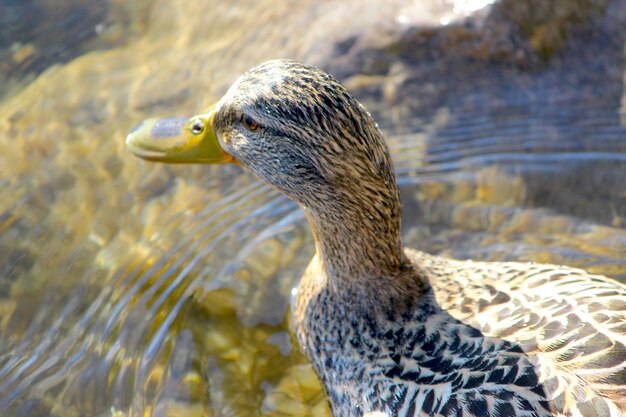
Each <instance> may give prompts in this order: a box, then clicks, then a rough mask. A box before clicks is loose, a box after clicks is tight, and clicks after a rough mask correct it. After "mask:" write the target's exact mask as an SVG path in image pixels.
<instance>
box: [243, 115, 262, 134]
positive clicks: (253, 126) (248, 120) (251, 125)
mask: <svg viewBox="0 0 626 417" xmlns="http://www.w3.org/2000/svg"><path fill="white" fill-rule="evenodd" d="M241 123H243V125H244V126H245V127H246V129H248V130H251V131H253V132H254V131H255V130H258V129H259V124H258V123H257V122H256V120H254V119H253V118H252V117H250V116H248V115H247V114H243V115H242V116H241Z"/></svg>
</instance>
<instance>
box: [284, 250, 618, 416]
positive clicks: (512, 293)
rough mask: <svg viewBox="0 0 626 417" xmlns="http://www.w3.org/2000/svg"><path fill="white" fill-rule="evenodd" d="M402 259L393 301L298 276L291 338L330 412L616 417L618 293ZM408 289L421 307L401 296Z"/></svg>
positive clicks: (560, 272) (514, 266) (574, 281)
mask: <svg viewBox="0 0 626 417" xmlns="http://www.w3.org/2000/svg"><path fill="white" fill-rule="evenodd" d="M406 254H407V257H408V259H409V260H410V262H411V263H412V264H413V265H414V269H413V270H411V271H410V272H408V273H406V274H405V275H404V276H403V277H402V278H400V279H402V280H406V281H407V283H406V290H407V292H405V293H404V295H402V293H395V295H394V296H393V297H392V298H387V297H388V296H389V294H390V292H389V291H385V290H384V289H380V288H376V286H372V287H370V289H369V290H368V293H367V294H363V293H360V294H358V295H357V294H351V295H350V296H349V297H348V298H347V299H343V298H342V297H341V296H339V295H337V294H336V293H335V292H333V291H332V290H330V289H329V288H328V287H327V286H325V285H324V284H323V282H324V279H323V278H321V277H322V276H323V272H321V271H320V269H319V266H316V263H317V261H316V260H315V259H314V260H313V262H312V263H311V265H310V266H309V269H308V270H307V272H306V273H305V275H304V277H303V280H302V282H301V284H300V285H301V288H300V292H301V296H299V298H298V301H297V308H296V312H295V314H296V316H297V317H296V323H298V327H297V335H298V339H299V341H300V343H301V345H302V346H304V347H305V349H306V352H307V354H308V355H309V357H310V358H311V360H312V361H313V364H314V366H315V369H316V371H317V372H318V374H319V375H320V377H321V378H322V380H323V382H324V386H325V387H326V389H327V391H328V395H329V399H330V402H331V406H332V408H333V415H335V416H364V415H368V413H370V415H371V416H390V417H391V416H394V417H395V416H398V417H405V416H406V417H409V416H410V417H412V416H446V417H447V416H450V417H452V416H466V417H474V416H492V417H515V416H533V417H539V416H541V417H544V416H546V417H547V416H585V417H592V416H597V417H600V416H623V415H625V412H624V409H625V406H626V398H625V396H624V394H626V389H625V388H624V383H625V381H626V363H625V362H624V361H625V360H626V349H625V348H624V338H623V336H619V337H618V336H617V335H619V334H622V335H623V332H624V330H625V329H624V326H625V323H624V317H626V304H624V303H623V301H622V300H623V298H622V297H624V296H625V295H626V289H625V288H624V287H623V286H621V284H619V283H617V282H613V281H612V280H609V279H607V278H606V277H602V276H592V275H588V274H587V273H585V272H584V271H582V270H578V269H573V268H567V267H558V266H553V265H541V264H532V263H529V264H522V263H486V262H471V261H463V262H461V261H455V260H450V259H447V258H442V257H437V256H431V255H428V254H425V253H422V252H418V251H414V250H411V249H407V250H406ZM424 279H427V280H428V281H430V283H431V286H430V289H427V290H426V291H425V292H424V283H423V280H424ZM416 289H417V292H422V293H423V295H422V296H421V297H420V298H419V300H416V299H415V298H414V297H412V296H408V295H407V294H414V293H415V290H416ZM370 291H371V292H370ZM355 296H357V297H356V298H355ZM381 296H382V297H385V298H384V299H383V300H380V301H379V302H377V303H375V304H374V302H373V303H372V304H369V305H368V304H365V305H358V304H357V303H355V302H354V300H355V299H360V300H363V299H370V300H376V299H377V298H379V297H381ZM607 305H611V306H614V307H615V309H613V310H611V311H610V312H607V309H606V306H607ZM380 306H387V308H380ZM390 306H393V307H391V308H388V307H390ZM376 412H378V413H381V414H376Z"/></svg>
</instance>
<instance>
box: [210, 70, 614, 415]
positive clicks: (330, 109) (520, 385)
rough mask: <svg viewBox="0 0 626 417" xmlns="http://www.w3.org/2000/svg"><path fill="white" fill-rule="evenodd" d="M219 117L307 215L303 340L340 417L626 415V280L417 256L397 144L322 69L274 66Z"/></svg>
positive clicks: (245, 83) (238, 89)
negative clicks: (404, 233) (405, 236)
mask: <svg viewBox="0 0 626 417" xmlns="http://www.w3.org/2000/svg"><path fill="white" fill-rule="evenodd" d="M212 111H213V113H211V115H212V116H211V117H214V119H211V120H214V121H213V128H214V130H215V133H216V135H217V138H218V139H219V144H220V145H221V147H222V148H223V150H224V151H225V152H226V153H227V154H228V155H230V156H232V157H233V158H234V159H235V160H236V161H238V162H239V163H240V164H241V165H242V166H244V167H245V168H247V169H249V170H250V171H252V172H253V173H254V174H256V175H257V176H258V177H260V178H261V179H263V180H264V181H266V182H268V183H269V184H271V185H273V186H274V187H276V188H277V189H278V190H280V191H281V192H283V193H285V194H287V195H288V196H289V197H290V198H292V199H294V200H295V201H297V202H298V203H299V204H300V205H301V207H302V208H303V210H304V212H305V213H306V216H307V219H308V220H309V223H310V225H311V228H312V230H313V234H314V237H315V242H316V252H317V253H316V255H315V256H314V258H313V260H312V261H311V263H310V265H309V267H308V269H307V270H306V272H305V274H304V276H303V278H302V281H301V284H300V289H299V294H298V297H297V302H296V309H295V323H296V332H297V336H298V339H299V341H300V343H301V345H302V347H303V348H304V349H305V350H306V353H307V355H308V356H309V358H310V359H311V361H312V362H313V365H314V367H315V369H316V371H317V373H318V374H319V376H320V378H321V379H322V381H323V384H324V387H325V389H326V391H327V393H328V397H329V400H330V403H331V408H332V410H333V414H334V415H335V416H342V417H343V416H363V415H371V416H389V417H392V416H393V417H400V416H401V417H411V416H446V417H461V416H463V417H474V416H475V417H478V416H492V417H514V416H527V417H531V416H532V417H539V416H542V417H543V416H587V417H591V416H598V417H600V416H602V417H605V416H624V415H626V347H625V344H626V287H625V286H624V285H622V284H620V283H618V282H616V281H614V280H611V279H609V278H606V277H602V276H596V275H590V274H587V273H586V272H584V271H582V270H578V269H573V268H567V267H561V266H553V265H539V264H532V263H527V264H522V263H484V262H471V261H456V260H451V259H446V258H442V257H436V256H431V255H427V254H424V253H421V252H417V251H414V250H411V249H403V248H402V244H401V237H400V212H401V209H400V199H399V193H398V187H397V185H396V180H395V176H394V173H393V168H392V164H391V159H390V157H389V151H388V149H387V146H386V144H385V141H384V138H383V136H382V134H381V132H380V131H379V129H378V128H377V126H376V124H375V123H374V121H373V120H372V118H371V117H370V115H369V114H368V113H367V112H366V111H365V109H364V108H363V107H362V106H361V105H360V104H359V103H358V102H357V101H356V100H354V99H353V98H352V97H351V96H350V94H349V93H348V92H347V91H346V90H345V89H344V87H342V86H341V85H340V84H339V83H338V82H337V81H336V80H335V79H333V78H332V77H330V76H329V75H328V74H326V73H324V72H323V71H321V70H319V69H316V68H312V67H308V66H304V65H302V64H299V63H296V62H293V61H283V60H279V61H270V62H267V63H265V64H263V65H261V66H259V67H256V68H254V69H252V70H250V71H249V72H247V73H246V74H244V75H242V76H241V77H240V78H239V79H238V80H237V82H236V83H235V84H234V85H233V87H231V89H230V90H229V92H228V93H227V94H226V95H225V96H224V98H223V99H222V100H221V101H220V102H219V103H218V104H217V105H216V106H215V107H214V110H212ZM244 116H245V118H247V119H246V120H249V119H251V120H254V122H255V124H254V125H253V128H250V126H249V123H244V122H243V120H244Z"/></svg>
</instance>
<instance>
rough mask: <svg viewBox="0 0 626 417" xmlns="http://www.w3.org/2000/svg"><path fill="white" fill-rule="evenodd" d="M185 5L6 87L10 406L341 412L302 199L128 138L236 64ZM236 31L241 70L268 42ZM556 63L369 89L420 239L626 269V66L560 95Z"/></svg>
mask: <svg viewBox="0 0 626 417" xmlns="http://www.w3.org/2000/svg"><path fill="white" fill-rule="evenodd" d="M242 4H246V3H243V2H242ZM175 5H176V3H175V2H166V1H163V2H157V6H158V7H157V6H155V8H153V9H151V10H152V15H151V17H150V18H148V21H149V22H151V23H148V24H147V29H146V31H145V33H144V34H143V36H139V37H137V38H129V39H128V40H126V41H125V45H124V46H122V47H120V48H119V49H113V50H111V51H104V52H92V53H90V54H86V55H84V56H82V57H81V58H78V59H77V60H74V61H72V62H69V63H68V64H65V65H63V66H59V67H52V68H50V69H49V70H47V71H46V72H44V73H43V74H42V75H41V76H39V77H38V78H37V79H36V80H35V81H33V82H31V83H26V84H25V87H23V88H22V89H21V90H19V91H18V92H16V93H15V94H12V95H9V96H7V97H5V99H4V102H3V103H2V105H0V123H1V124H0V127H1V130H0V144H1V145H2V147H3V149H4V151H3V154H2V155H0V162H1V163H2V165H1V166H2V175H1V176H0V184H1V187H0V193H1V195H2V198H1V199H0V332H1V333H0V393H1V394H2V395H0V412H1V413H2V415H7V416H32V417H38V416H49V415H53V416H98V417H102V416H115V417H121V416H127V415H132V416H138V415H150V416H183V415H184V416H251V415H263V416H307V415H310V416H324V415H329V412H328V408H327V405H326V400H325V397H324V395H323V392H322V391H321V387H320V385H319V382H318V381H317V379H316V377H315V375H314V373H313V371H312V370H311V368H310V366H309V364H308V362H307V360H306V359H305V358H304V357H303V356H302V355H301V354H300V353H299V352H298V350H297V348H296V347H295V341H294V339H293V337H292V335H291V333H290V332H289V320H290V315H289V300H290V297H291V294H292V291H293V289H294V287H295V286H296V285H297V281H298V277H299V274H300V273H301V271H302V270H303V268H304V267H305V265H306V264H307V262H308V260H309V258H310V257H311V255H312V254H313V243H312V240H311V236H310V233H309V231H308V228H307V225H306V222H305V219H304V217H303V215H302V213H301V211H300V210H299V209H298V207H297V206H296V205H295V204H294V203H293V202H291V201H289V200H288V199H286V198H285V197H283V196H281V195H279V194H277V193H276V192H274V191H272V190H270V189H269V188H268V187H266V186H264V185H262V184H259V183H258V182H257V181H256V180H255V179H254V178H252V177H251V176H249V175H248V174H246V173H243V172H242V171H241V170H240V169H239V168H237V167H234V166H223V167H197V166H196V167H190V166H188V167H171V166H162V165H155V164H147V163H143V162H141V161H138V160H136V159H134V158H133V157H132V156H131V155H130V154H129V153H128V152H127V151H126V150H125V149H124V146H123V138H124V136H125V134H126V132H128V131H129V130H130V129H131V128H132V126H133V125H134V124H136V123H137V122H138V121H140V120H141V119H143V118H144V117H147V116H151V115H157V114H158V113H161V112H168V113H169V112H174V113H178V114H185V113H187V114H191V113H192V112H195V111H197V110H199V109H201V108H202V107H203V106H206V105H208V104H209V103H210V101H211V99H214V98H215V97H216V96H217V95H218V92H219V91H220V88H223V87H221V86H222V85H226V84H228V82H230V81H232V78H233V77H234V75H233V74H232V72H233V71H234V70H232V69H231V70H229V69H228V67H226V68H220V69H217V70H215V71H212V68H205V67H204V65H206V66H207V67H212V66H213V65H214V64H205V63H206V62H214V61H210V58H213V59H214V58H215V56H213V55H211V54H212V53H214V52H211V51H209V52H206V49H207V48H206V45H205V44H203V43H195V42H196V40H195V38H197V37H198V33H201V34H202V35H204V36H214V35H215V34H212V32H211V31H210V30H208V32H202V30H205V29H198V28H199V27H201V25H198V26H197V27H192V28H188V27H187V26H189V25H187V24H186V23H187V22H186V20H185V15H189V13H190V14H191V15H193V14H194V13H195V12H200V11H202V10H203V9H202V7H201V6H202V4H201V3H196V2H189V4H188V6H187V7H189V9H186V10H185V11H184V12H185V13H183V12H181V11H180V10H178V9H176V8H175V7H174V6H175ZM168 7H173V9H168ZM171 10H175V11H176V13H174V14H173V15H172V13H171ZM254 10H256V9H254ZM254 10H252V12H250V13H251V14H252V15H254ZM285 10H287V8H286V9H285ZM179 12H180V13H179ZM222 12H224V11H222ZM237 12H241V10H237V9H236V8H234V9H233V11H232V13H233V14H237ZM307 12H308V13H313V12H312V11H311V10H308V11H307V9H306V7H302V11H301V13H302V16H306V13H307ZM224 13H226V12H224ZM285 13H286V12H285ZM314 13H317V14H316V15H322V14H323V13H322V12H320V11H319V10H317V9H314ZM280 16H282V15H281V14H280V13H279V11H273V12H271V13H270V12H266V13H265V14H263V15H262V19H278V18H279V17H280ZM244 18H245V19H248V16H247V15H246V16H244ZM232 19H235V18H232ZM322 22H327V21H326V20H323V19H322ZM159 23H160V24H161V26H159ZM165 23H167V24H165ZM292 24H293V25H294V26H297V22H296V23H292ZM322 26H323V25H322ZM165 27H168V28H169V29H163V31H166V32H167V30H171V31H174V30H179V31H180V33H181V34H180V35H179V36H178V37H176V38H174V40H171V39H172V38H171V37H167V36H165V35H164V34H163V33H162V31H159V30H158V29H159V28H165ZM276 30H277V31H278V29H276ZM198 31H200V32H198ZM249 31H250V32H249V33H248V32H246V34H245V35H246V36H244V41H243V42H244V44H246V43H247V42H248V41H247V39H248V38H247V37H248V36H252V34H254V33H256V32H255V29H254V27H253V28H251V29H249ZM218 32H219V31H218ZM261 33H265V32H261ZM218 35H219V34H218ZM168 39H170V40H169V41H168ZM218 39H219V37H218ZM281 39H282V38H281ZM224 42H226V43H229V42H230V43H232V44H233V45H234V44H235V43H236V42H240V40H229V41H224ZM281 42H282V43H280V42H279V43H278V44H279V45H280V46H281V47H282V48H283V50H284V51H286V52H285V53H286V54H293V55H294V56H296V57H298V56H299V55H297V54H298V52H294V50H293V49H290V48H291V45H292V42H295V41H293V40H288V41H281ZM163 43H166V45H163ZM181 45H182V46H181ZM176 47H178V49H179V50H177V49H176ZM216 48H217V47H216ZM265 48H266V49H270V48H269V47H268V46H267V47H265ZM209 49H210V48H209ZM296 49H297V48H296ZM304 49H306V48H304ZM182 50H186V51H187V52H184V53H183V52H181V51H182ZM216 50H217V51H218V52H215V53H217V54H218V55H219V56H220V57H222V58H223V59H224V60H225V61H226V62H228V59H229V58H228V57H233V58H232V60H234V61H236V62H237V65H235V68H237V70H240V69H243V68H241V67H243V66H244V65H246V66H247V65H248V64H249V63H248V62H247V61H248V60H249V61H254V59H258V58H260V57H265V55H263V53H261V52H258V55H256V56H255V58H254V59H252V58H250V57H248V58H246V57H245V56H244V57H243V58H241V57H240V55H245V54H244V52H246V51H248V50H247V49H245V47H242V48H241V49H237V50H233V49H232V48H226V49H223V50H219V49H216ZM251 53H252V54H254V52H251ZM300 53H301V52H300ZM198 54H208V55H203V56H202V57H198ZM220 54H221V55H220ZM307 56H308V55H306V53H303V57H302V58H303V59H304V58H307ZM166 58H167V59H166ZM240 58H241V59H240ZM311 59H314V58H311ZM616 65H618V66H619V65H622V67H621V70H622V71H623V61H620V62H618V63H617V64H616ZM224 66H226V64H224ZM135 67H137V69H135ZM155 68H156V69H155ZM198 73H209V74H212V77H213V79H212V80H211V82H210V83H209V82H208V81H206V80H200V81H198V80H197V78H198V77H194V74H198ZM558 82H559V80H550V81H549V82H547V83H544V84H542V86H541V87H542V89H541V91H539V92H537V96H538V98H536V97H535V98H533V99H528V98H527V97H526V98H522V97H520V96H517V95H515V93H511V94H510V96H507V97H499V100H498V102H497V103H489V104H484V105H481V106H469V107H468V106H460V105H459V106H438V107H436V108H432V109H431V113H430V114H431V116H429V117H427V118H418V117H413V116H411V115H409V116H408V117H402V118H400V119H397V118H393V117H390V116H389V115H388V114H387V113H385V106H386V104H385V103H381V104H380V105H379V107H373V108H370V109H371V110H372V111H373V112H374V113H376V114H381V118H380V120H381V127H382V128H383V130H384V131H385V132H386V133H387V137H388V141H389V144H390V148H391V151H392V154H393V157H394V162H395V164H396V168H397V172H398V175H399V183H400V186H401V191H402V197H403V203H404V207H405V212H404V223H403V227H404V237H405V243H406V245H407V246H411V247H415V248H418V249H421V250H425V251H428V252H431V253H439V254H443V255H447V256H451V257H455V258H460V259H465V258H472V259H483V260H522V261H525V260H528V261H538V262H551V263H559V264H567V265H573V266H578V267H582V268H585V269H587V270H589V271H593V272H595V273H601V274H606V275H609V276H612V277H615V278H617V279H620V280H622V281H623V282H626V256H625V252H626V249H625V248H626V228H625V222H626V183H625V181H624V178H626V128H625V127H624V124H623V120H625V115H624V113H623V112H622V110H620V100H621V97H622V95H623V87H622V86H621V84H615V83H614V82H613V81H611V82H607V85H606V86H601V87H602V88H597V89H595V90H594V94H592V95H590V96H589V95H573V96H569V97H565V98H561V99H558V97H557V98H556V99H555V96H554V95H550V94H547V93H545V91H550V88H549V87H551V86H552V85H553V84H554V86H555V87H558V85H557V84H558ZM551 83H552V84H551ZM163 86H167V88H164V87H163ZM201 87H206V88H208V91H209V92H208V93H206V95H205V94H200V93H197V92H196V91H197V90H198V89H199V88H201ZM207 95H208V97H207ZM361 98H362V99H364V100H365V101H367V102H368V103H369V102H370V101H371V100H372V98H371V97H367V96H363V97H361ZM373 106H376V104H373Z"/></svg>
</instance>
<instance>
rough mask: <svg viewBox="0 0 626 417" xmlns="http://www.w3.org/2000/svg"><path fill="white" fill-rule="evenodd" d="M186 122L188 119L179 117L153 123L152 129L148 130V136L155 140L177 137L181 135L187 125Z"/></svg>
mask: <svg viewBox="0 0 626 417" xmlns="http://www.w3.org/2000/svg"><path fill="white" fill-rule="evenodd" d="M187 120H189V119H185V118H181V117H170V118H167V119H159V120H157V121H156V122H155V123H154V125H153V126H152V129H150V134H151V135H152V136H153V137H155V138H168V137H172V136H178V135H180V134H181V132H182V130H183V126H184V125H185V123H187Z"/></svg>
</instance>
